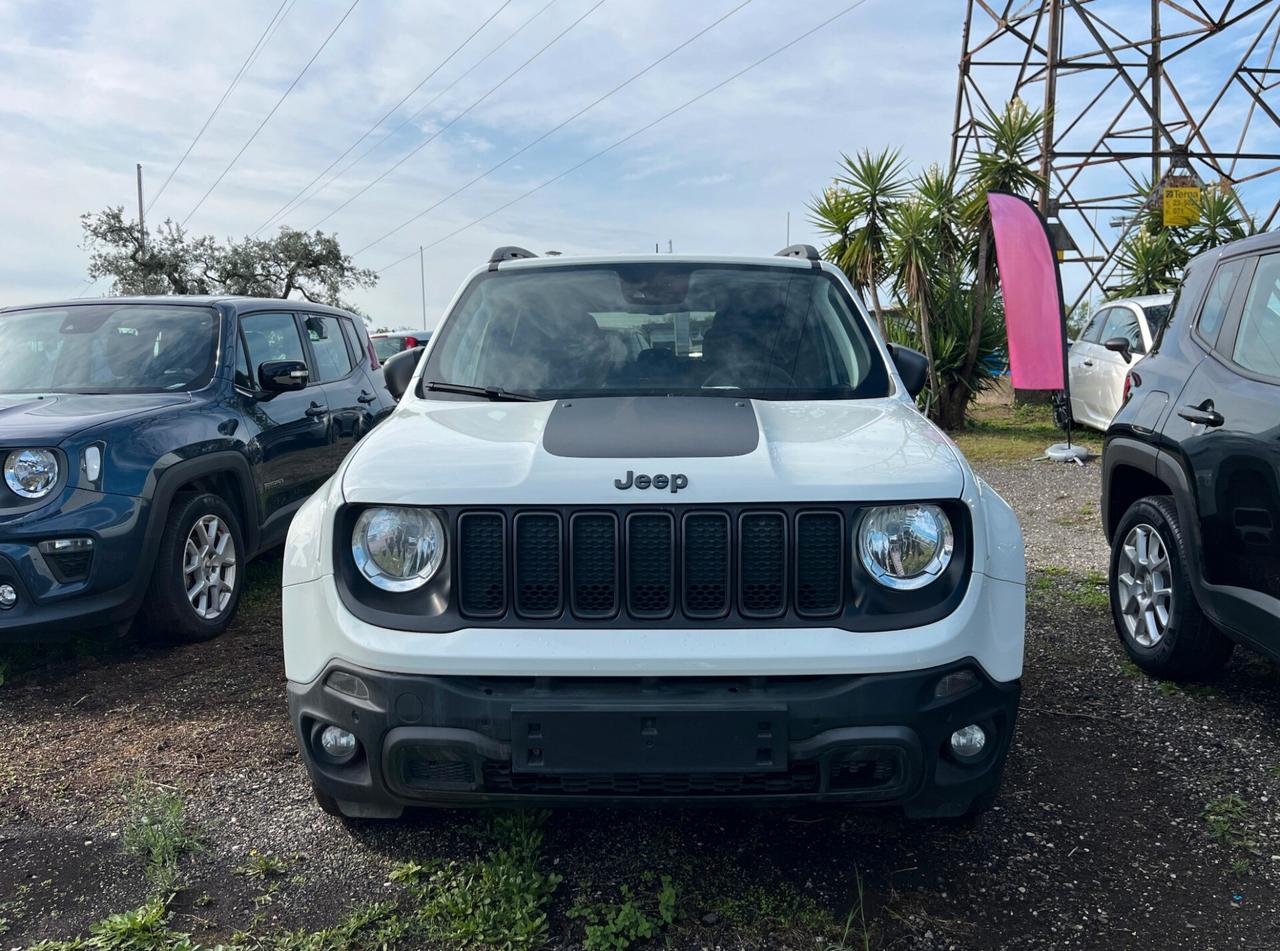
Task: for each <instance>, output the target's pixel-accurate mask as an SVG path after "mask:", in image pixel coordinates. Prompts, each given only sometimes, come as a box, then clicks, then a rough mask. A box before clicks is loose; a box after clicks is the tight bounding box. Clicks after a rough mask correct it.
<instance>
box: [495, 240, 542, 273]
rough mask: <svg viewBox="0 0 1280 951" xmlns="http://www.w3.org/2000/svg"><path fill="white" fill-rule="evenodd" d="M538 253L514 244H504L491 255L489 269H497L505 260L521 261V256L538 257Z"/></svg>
mask: <svg viewBox="0 0 1280 951" xmlns="http://www.w3.org/2000/svg"><path fill="white" fill-rule="evenodd" d="M536 257H537V255H536V254H534V253H533V252H532V251H526V250H525V249H524V248H517V247H516V246H515V245H514V244H504V245H503V246H502V247H500V248H496V249H495V250H494V252H493V254H491V255H489V270H490V271H496V270H497V269H498V265H499V264H501V263H502V262H503V261H519V260H520V259H521V258H536Z"/></svg>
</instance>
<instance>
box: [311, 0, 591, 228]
mask: <svg viewBox="0 0 1280 951" xmlns="http://www.w3.org/2000/svg"><path fill="white" fill-rule="evenodd" d="M604 2H605V0H596V2H595V3H593V4H592V5H591V6H590V7H589V8H588V9H587V11H586V12H585V13H583V14H582V15H581V16H579V17H578V18H577V19H576V20H574V21H573V22H572V23H570V24H569V25H568V26H566V27H565V28H564V29H563V30H561V31H560V32H559V33H557V34H556V35H555V36H554V37H552V38H551V39H550V40H549V41H548V42H547V43H546V44H545V45H544V46H542V48H540V49H539V50H538V51H537V52H536V53H534V54H533V55H532V56H530V57H529V58H528V59H526V60H525V61H524V62H523V63H521V64H520V65H519V66H517V67H516V68H515V69H513V70H512V71H511V72H509V73H507V75H506V76H504V77H503V78H502V80H501V81H499V82H498V84H497V85H495V86H493V87H492V88H490V89H489V91H488V92H486V93H485V94H484V95H483V96H481V97H480V98H479V99H477V100H475V101H474V102H473V103H471V105H469V106H467V108H465V109H463V110H462V111H461V112H459V113H458V114H457V115H456V116H454V117H453V118H452V119H450V120H449V121H448V122H446V123H445V124H444V125H442V126H441V127H440V128H439V129H437V130H436V131H435V132H433V133H431V135H429V136H427V138H426V139H425V140H424V141H422V142H421V143H419V144H418V145H417V146H415V147H414V148H413V149H411V150H410V151H409V153H408V154H407V155H405V156H403V157H402V158H401V159H400V160H399V161H398V162H396V163H395V164H394V165H392V166H391V167H390V168H388V169H386V170H385V171H383V173H382V174H381V175H379V176H378V177H377V178H375V179H374V180H373V181H371V182H369V183H368V184H366V185H365V186H364V187H363V188H361V189H360V190H359V191H357V192H356V193H355V194H354V195H352V196H351V197H350V198H348V199H347V200H346V201H344V202H343V203H342V204H340V205H339V206H338V207H337V208H334V209H333V210H332V211H330V212H329V213H328V214H327V215H325V216H324V217H323V218H321V219H320V220H319V221H317V222H316V223H315V224H313V225H312V226H311V229H314V228H318V227H319V226H320V225H322V224H324V223H325V222H326V221H328V220H329V219H330V218H332V217H333V216H334V215H336V214H337V213H338V212H340V211H342V209H344V208H346V207H347V206H348V205H350V204H351V203H352V202H353V201H355V200H356V199H357V198H359V197H360V196H361V195H363V194H364V193H365V192H367V191H368V190H369V189H371V188H372V187H373V186H374V185H376V184H378V182H380V181H382V180H383V179H384V178H386V177H387V176H388V175H390V174H391V173H392V172H394V171H395V170H396V169H398V168H399V167H400V166H401V165H403V164H404V163H405V162H407V161H409V159H411V158H413V157H414V156H415V155H417V154H418V153H419V152H421V151H422V150H423V149H424V148H426V147H427V146H428V145H430V144H431V143H432V142H434V141H435V140H436V139H437V138H439V137H440V136H441V135H443V134H444V133H445V132H447V131H449V129H450V128H451V127H452V126H453V124H454V123H456V122H457V121H458V120H459V119H461V118H462V117H463V116H465V115H466V114H467V113H468V112H470V111H471V110H472V109H474V108H475V107H476V106H478V105H480V103H482V102H484V101H485V100H486V99H488V98H489V97H490V96H492V95H493V94H494V93H495V92H497V91H498V90H499V89H501V88H502V87H503V86H505V85H506V84H507V83H508V82H510V81H511V80H512V79H514V78H515V76H516V75H517V74H518V73H520V72H521V71H522V70H524V68H525V67H526V66H528V65H529V64H530V63H532V62H533V61H534V60H535V59H537V58H538V57H539V56H541V55H542V54H543V53H545V52H546V51H547V50H549V49H551V47H553V46H554V45H555V44H556V43H558V42H559V41H560V40H561V39H562V38H563V37H564V36H565V34H567V33H568V32H569V31H570V30H572V29H573V28H574V27H576V26H577V25H578V24H579V23H581V22H582V21H583V20H585V19H586V18H587V17H589V16H591V14H592V13H594V12H595V11H596V10H597V9H598V8H599V7H600V6H601V4H603V3H604ZM311 229H308V230H311Z"/></svg>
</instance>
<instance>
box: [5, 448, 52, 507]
mask: <svg viewBox="0 0 1280 951" xmlns="http://www.w3.org/2000/svg"><path fill="white" fill-rule="evenodd" d="M4 481H5V483H6V484H7V485H8V486H9V488H10V489H12V490H13V491H14V492H15V493H16V494H18V495H20V496H22V497H23V498H24V499H42V498H44V497H45V496H46V495H48V494H49V493H50V492H52V491H53V487H54V486H55V485H57V483H58V457H57V456H55V455H54V454H53V453H52V452H50V451H49V450H48V449H15V450H14V451H13V452H11V453H9V455H8V457H6V458H5V460H4Z"/></svg>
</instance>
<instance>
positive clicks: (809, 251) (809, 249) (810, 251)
mask: <svg viewBox="0 0 1280 951" xmlns="http://www.w3.org/2000/svg"><path fill="white" fill-rule="evenodd" d="M774 257H775V258H807V259H808V260H810V261H812V262H813V266H814V267H821V266H822V256H821V255H820V254H818V249H817V248H815V247H814V246H813V245H811V244H789V245H787V246H786V247H785V248H783V249H782V250H781V251H779V252H778V253H777V254H775V255H774Z"/></svg>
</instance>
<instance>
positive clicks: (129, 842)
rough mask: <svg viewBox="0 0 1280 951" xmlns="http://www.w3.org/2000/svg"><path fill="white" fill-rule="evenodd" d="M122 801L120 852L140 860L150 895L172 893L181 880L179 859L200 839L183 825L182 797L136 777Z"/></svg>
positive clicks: (198, 842)
mask: <svg viewBox="0 0 1280 951" xmlns="http://www.w3.org/2000/svg"><path fill="white" fill-rule="evenodd" d="M125 800H126V804H127V807H128V816H127V818H126V819H125V826H124V834H123V836H122V842H123V843H124V849H125V851H126V852H128V853H129V854H130V855H133V856H136V857H138V858H140V859H142V862H143V866H144V869H145V872H146V877H147V881H148V883H149V884H150V885H151V888H152V892H153V894H156V895H162V896H163V895H169V894H172V893H173V892H174V891H175V890H176V889H177V888H178V886H179V884H180V881H181V874H180V872H179V869H178V862H179V860H180V859H181V858H182V857H183V856H184V855H187V854H188V853H190V852H195V851H197V850H198V849H199V848H200V839H199V837H198V836H197V834H196V831H195V830H194V829H193V828H192V826H191V825H190V823H188V822H187V818H186V811H185V808H184V806H183V802H182V796H181V795H179V794H178V792H177V791H176V790H172V789H168V788H165V787H162V786H156V785H154V784H151V783H148V782H147V781H146V780H144V779H143V778H142V777H141V776H139V777H137V778H136V779H135V780H134V781H133V783H132V784H131V785H130V786H129V787H128V788H127V789H126V791H125Z"/></svg>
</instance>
